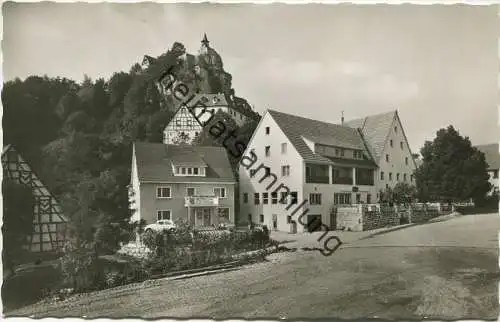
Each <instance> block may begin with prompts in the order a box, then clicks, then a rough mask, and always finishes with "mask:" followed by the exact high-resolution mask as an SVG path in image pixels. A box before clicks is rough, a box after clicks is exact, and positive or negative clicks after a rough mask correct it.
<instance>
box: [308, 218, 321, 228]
mask: <svg viewBox="0 0 500 322" xmlns="http://www.w3.org/2000/svg"><path fill="white" fill-rule="evenodd" d="M321 228H322V223H321V215H308V216H307V230H308V231H309V232H313V231H321Z"/></svg>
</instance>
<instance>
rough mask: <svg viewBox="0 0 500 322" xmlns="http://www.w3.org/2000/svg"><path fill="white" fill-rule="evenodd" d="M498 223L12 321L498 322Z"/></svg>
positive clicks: (136, 291) (298, 256)
mask: <svg viewBox="0 0 500 322" xmlns="http://www.w3.org/2000/svg"><path fill="white" fill-rule="evenodd" d="M499 226H500V225H499V224H498V215H497V214H495V215H483V216H474V217H471V216H463V217H460V218H456V219H452V220H448V221H445V222H437V223H432V224H428V225H422V226H415V227H409V228H407V229H403V230H398V231H394V232H390V233H387V234H384V235H380V236H375V237H373V238H369V239H364V240H361V241H359V242H355V243H353V244H351V245H348V246H356V248H347V247H346V248H340V249H339V250H338V251H337V252H336V253H334V254H333V255H332V256H329V257H324V256H322V255H321V254H319V252H317V251H297V252H287V253H277V254H272V255H269V256H268V257H267V261H266V262H263V263H257V264H252V265H248V266H243V267H241V268H239V269H237V270H234V271H229V272H223V273H220V274H214V275H209V276H200V277H194V278H190V279H184V280H175V281H165V280H158V281H156V282H155V283H154V284H151V283H149V284H148V282H146V283H138V284H135V285H131V286H129V287H128V288H127V287H124V288H117V289H110V290H104V291H101V292H96V293H94V294H90V295H83V296H81V297H78V298H71V299H70V300H68V301H66V302H59V303H54V304H42V303H38V304H35V305H31V306H28V307H25V308H22V309H19V310H16V311H12V312H8V316H12V315H16V316H19V315H24V316H33V317H36V318H40V317H69V316H74V317H82V316H85V317H92V318H96V317H110V318H124V317H140V318H159V317H171V318H195V317H200V318H202V317H204V318H217V319H222V318H273V319H276V318H279V317H281V318H320V317H330V318H346V319H352V318H363V317H364V318H368V317H379V318H385V319H423V318H429V319H432V318H434V319H481V320H496V319H497V318H498V282H499V280H500V274H499V270H498V241H497V236H498V228H499ZM453 241H454V244H452V242H453ZM426 243H427V244H426ZM373 245H378V246H379V247H373ZM415 245H417V246H415Z"/></svg>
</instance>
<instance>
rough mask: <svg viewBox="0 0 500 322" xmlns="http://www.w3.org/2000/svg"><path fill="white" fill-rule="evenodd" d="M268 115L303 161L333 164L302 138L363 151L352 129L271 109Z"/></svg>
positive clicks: (360, 140) (355, 131) (359, 138)
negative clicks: (314, 150) (313, 149)
mask: <svg viewBox="0 0 500 322" xmlns="http://www.w3.org/2000/svg"><path fill="white" fill-rule="evenodd" d="M268 113H269V114H270V115H271V116H272V118H273V119H274V120H275V122H276V123H277V124H278V126H279V127H280V128H281V130H282V131H283V133H284V134H285V135H286V136H287V137H288V139H289V140H290V142H291V143H292V144H293V146H294V147H295V149H296V150H297V151H298V153H299V154H300V155H301V156H302V158H303V159H304V160H305V161H310V162H322V163H330V164H331V163H333V162H332V160H331V159H330V158H327V157H324V156H322V155H320V154H317V153H314V152H313V151H312V150H311V149H310V148H309V146H308V145H307V144H306V143H305V142H304V139H303V138H302V137H304V138H306V139H310V140H311V141H313V142H317V143H323V144H327V145H333V146H338V147H345V148H354V149H359V150H365V148H364V142H363V139H362V138H361V135H360V134H359V133H358V131H357V130H356V129H354V128H351V127H347V126H342V125H337V124H331V123H326V122H322V121H317V120H313V119H308V118H305V117H300V116H295V115H291V114H286V113H282V112H278V111H275V110H271V109H269V110H268Z"/></svg>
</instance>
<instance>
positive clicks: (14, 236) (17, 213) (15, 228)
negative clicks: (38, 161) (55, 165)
mask: <svg viewBox="0 0 500 322" xmlns="http://www.w3.org/2000/svg"><path fill="white" fill-rule="evenodd" d="M2 193H3V227H2V233H3V263H4V268H6V269H8V270H12V269H13V268H14V266H15V265H16V264H17V263H18V262H19V261H20V260H21V255H22V248H23V246H25V245H26V243H27V238H28V236H30V235H31V233H32V230H33V211H34V205H35V202H34V198H33V194H32V191H31V188H30V187H28V186H25V185H22V184H18V183H15V182H13V181H11V180H9V179H4V180H3V182H2Z"/></svg>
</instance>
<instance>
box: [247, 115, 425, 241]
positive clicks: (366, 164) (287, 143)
mask: <svg viewBox="0 0 500 322" xmlns="http://www.w3.org/2000/svg"><path fill="white" fill-rule="evenodd" d="M244 155H245V156H246V157H248V158H249V159H246V157H245V159H246V160H243V161H242V164H241V165H240V168H239V178H240V194H241V195H240V210H241V211H240V218H239V221H240V222H249V221H251V222H253V223H259V224H263V225H267V226H268V227H269V228H270V229H275V230H282V231H290V230H293V229H292V226H295V225H296V223H295V224H294V223H293V221H296V220H297V217H299V216H300V215H301V214H302V213H304V212H305V213H304V216H305V217H303V219H302V222H303V223H310V222H312V221H313V220H314V221H317V220H318V219H320V220H321V223H322V224H325V225H327V226H329V227H336V222H335V220H336V217H335V215H334V212H333V209H334V207H335V206H336V205H346V204H349V205H350V204H360V203H365V204H370V203H376V202H377V201H378V193H379V191H380V190H383V189H385V188H386V187H394V186H395V185H396V184H397V182H405V181H406V182H408V183H411V182H414V180H413V172H414V171H415V168H416V167H415V162H414V160H413V157H412V153H411V150H410V147H409V146H408V141H407V139H406V135H405V133H404V130H403V127H402V124H401V121H400V119H399V116H398V113H397V111H393V112H390V113H384V114H380V115H374V116H368V117H366V118H363V119H360V120H353V121H350V122H346V123H345V124H343V125H339V124H332V123H326V122H322V121H318V120H313V119H308V118H304V117H300V116H295V115H291V114H286V113H282V112H278V111H275V110H267V111H266V113H265V114H264V116H263V117H262V119H261V121H260V123H259V124H258V126H257V128H256V130H255V132H254V134H253V136H252V138H251V139H250V142H249V143H248V145H247V149H246V151H245V154H244ZM250 159H255V162H254V163H252V164H251V165H249V164H248V163H249V162H250V161H249V160H250ZM250 163H251V162H250ZM304 202H305V203H306V205H305V206H304V207H303V208H302V209H301V210H300V211H298V213H297V212H295V213H294V212H293V210H294V209H295V207H297V206H298V205H301V204H303V203H304ZM305 226H307V225H296V228H297V230H298V231H303V230H305V229H306V227H305Z"/></svg>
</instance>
